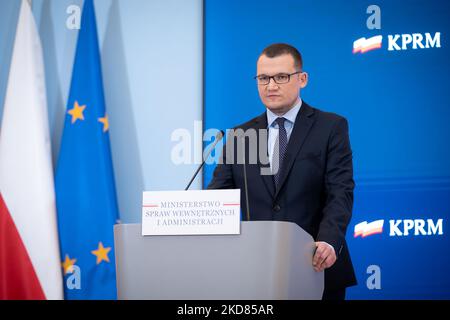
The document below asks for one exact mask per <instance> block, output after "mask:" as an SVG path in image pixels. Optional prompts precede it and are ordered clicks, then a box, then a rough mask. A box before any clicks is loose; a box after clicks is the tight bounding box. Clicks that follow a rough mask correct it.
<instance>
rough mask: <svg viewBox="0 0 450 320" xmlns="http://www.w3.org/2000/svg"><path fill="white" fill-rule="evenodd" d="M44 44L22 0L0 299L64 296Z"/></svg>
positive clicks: (3, 163)
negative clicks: (46, 90)
mask: <svg viewBox="0 0 450 320" xmlns="http://www.w3.org/2000/svg"><path fill="white" fill-rule="evenodd" d="M44 80H45V76H44V65H43V59H42V48H41V43H40V40H39V35H38V33H37V29H36V24H35V21H34V18H33V14H32V12H31V8H30V5H29V3H28V1H26V0H22V5H21V8H20V14H19V22H18V24H17V31H16V38H15V41H14V49H13V54H12V60H11V66H10V70H9V78H8V85H7V89H6V97H5V104H4V109H3V118H2V123H1V127H0V299H62V298H63V287H62V274H61V263H60V259H59V245H58V234H57V223H56V209H55V208H56V206H55V194H54V181H53V168H52V158H51V146H50V137H49V129H48V118H47V98H46V92H45V81H44Z"/></svg>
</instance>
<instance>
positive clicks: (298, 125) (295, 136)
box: [275, 102, 314, 197]
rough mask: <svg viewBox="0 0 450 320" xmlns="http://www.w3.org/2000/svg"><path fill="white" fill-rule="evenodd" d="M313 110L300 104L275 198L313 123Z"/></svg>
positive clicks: (304, 104)
mask: <svg viewBox="0 0 450 320" xmlns="http://www.w3.org/2000/svg"><path fill="white" fill-rule="evenodd" d="M313 115H314V109H313V108H311V107H310V106H309V105H307V104H306V103H305V102H303V103H302V106H301V108H300V111H299V113H298V114H297V117H296V119H295V124H294V128H293V129H292V133H291V137H290V138H289V142H288V145H287V149H286V156H285V158H284V161H283V166H282V168H281V178H280V182H279V184H278V188H277V190H276V192H275V197H276V196H277V195H278V193H279V191H280V189H281V188H282V187H283V184H284V182H285V181H286V178H287V176H288V173H289V171H290V170H291V168H292V166H293V164H294V160H295V157H296V156H297V154H298V152H299V151H300V149H301V147H302V145H303V143H304V142H305V139H306V137H307V135H308V133H309V130H310V129H311V126H312V125H313V123H314V117H313Z"/></svg>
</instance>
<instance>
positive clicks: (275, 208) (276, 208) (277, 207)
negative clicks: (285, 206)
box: [273, 204, 281, 212]
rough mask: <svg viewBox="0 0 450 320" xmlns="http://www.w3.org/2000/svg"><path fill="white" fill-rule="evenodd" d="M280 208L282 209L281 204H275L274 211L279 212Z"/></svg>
mask: <svg viewBox="0 0 450 320" xmlns="http://www.w3.org/2000/svg"><path fill="white" fill-rule="evenodd" d="M280 210H281V207H280V205H279V204H276V205H274V206H273V211H275V212H278V211H280Z"/></svg>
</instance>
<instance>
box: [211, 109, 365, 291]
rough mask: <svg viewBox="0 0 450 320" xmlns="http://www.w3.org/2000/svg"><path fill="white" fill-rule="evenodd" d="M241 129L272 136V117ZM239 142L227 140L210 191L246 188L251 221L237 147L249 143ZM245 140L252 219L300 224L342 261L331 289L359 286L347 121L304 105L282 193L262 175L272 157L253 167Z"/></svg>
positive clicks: (328, 279)
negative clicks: (350, 242)
mask: <svg viewBox="0 0 450 320" xmlns="http://www.w3.org/2000/svg"><path fill="white" fill-rule="evenodd" d="M236 128H240V129H243V130H247V129H256V130H263V132H264V130H265V132H266V135H267V116H266V113H265V112H264V113H263V114H261V115H260V116H258V117H256V118H254V119H252V120H250V121H248V122H246V123H244V124H242V125H240V126H238V127H236ZM241 137H242V136H241ZM238 139H239V138H236V137H231V136H230V137H228V138H227V143H226V144H225V146H224V149H223V153H222V160H223V164H218V165H217V166H216V169H215V171H214V176H213V179H212V181H211V183H210V184H209V185H208V189H226V188H238V189H241V200H242V201H241V202H242V205H241V208H242V212H243V217H244V219H245V212H246V205H245V195H244V176H243V165H242V163H243V160H242V159H243V158H241V160H240V161H239V162H238V160H239V159H238V158H237V156H238V152H237V148H238V146H239V145H240V146H242V142H243V140H244V139H242V138H240V140H239V141H238ZM261 139H264V140H263V141H262V142H263V143H265V149H264V150H267V136H266V137H264V138H261ZM259 140H260V138H258V146H259ZM231 141H233V144H231ZM245 141H246V142H247V143H246V144H245V146H246V149H245V151H246V152H245V155H246V157H245V159H246V162H245V163H246V170H247V178H248V196H249V208H250V216H251V220H279V221H289V222H294V223H296V224H298V225H299V226H300V227H302V228H303V229H304V230H305V231H307V232H308V233H309V234H311V235H312V237H313V238H314V239H315V240H316V241H325V242H327V243H329V244H331V245H332V246H333V247H334V249H335V252H336V255H337V260H336V263H335V264H334V265H333V266H332V267H331V268H329V269H326V270H325V290H327V291H335V290H340V289H343V288H345V287H348V286H351V285H355V284H356V278H355V274H354V270H353V265H352V262H351V259H350V255H349V251H348V248H347V244H346V241H345V233H346V229H347V226H348V224H349V221H350V218H351V215H352V207H353V189H354V181H353V165H352V151H351V148H350V141H349V136H348V124H347V121H346V119H345V118H343V117H341V116H338V115H336V114H332V113H327V112H323V111H320V110H318V109H315V108H312V107H311V106H309V105H308V104H306V103H305V102H303V103H302V106H301V108H300V111H299V113H298V115H297V118H296V120H295V124H294V127H293V129H292V133H291V136H290V138H289V143H288V146H287V151H286V156H285V160H284V162H283V166H282V168H281V169H280V170H281V179H280V184H279V187H278V189H277V190H276V189H275V185H274V182H273V176H270V175H261V174H260V172H261V171H260V170H261V168H263V167H264V166H265V165H264V164H263V163H267V159H263V160H261V159H258V161H257V163H256V164H255V162H254V161H253V164H249V163H250V160H252V158H251V155H249V144H248V139H245ZM227 148H229V149H231V148H233V150H234V151H235V152H234V155H233V156H230V155H227ZM241 152H242V150H241ZM239 154H241V155H242V153H239ZM265 156H266V157H267V152H266V153H265ZM230 158H232V159H230ZM239 163H240V164H239ZM267 166H268V164H267Z"/></svg>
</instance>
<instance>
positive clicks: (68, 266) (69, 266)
mask: <svg viewBox="0 0 450 320" xmlns="http://www.w3.org/2000/svg"><path fill="white" fill-rule="evenodd" d="M75 262H77V259H70V258H69V255H68V254H66V258H65V260H64V261H63V263H61V264H62V267H63V269H64V275H66V274H67V273H72V271H73V265H74V264H75Z"/></svg>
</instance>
